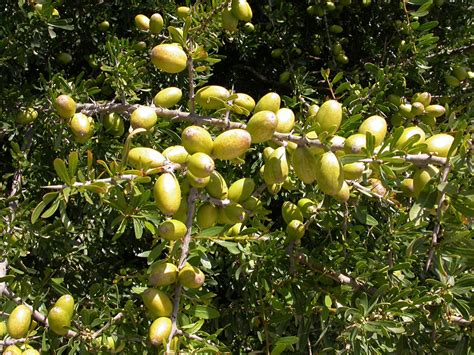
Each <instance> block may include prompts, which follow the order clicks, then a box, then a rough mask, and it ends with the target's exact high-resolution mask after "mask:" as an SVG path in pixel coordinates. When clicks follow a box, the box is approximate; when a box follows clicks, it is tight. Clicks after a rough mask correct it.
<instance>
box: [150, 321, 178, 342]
mask: <svg viewBox="0 0 474 355" xmlns="http://www.w3.org/2000/svg"><path fill="white" fill-rule="evenodd" d="M171 327H172V322H171V319H170V318H168V317H159V318H157V319H155V320H154V321H153V323H151V326H150V330H149V332H148V336H149V338H150V342H151V344H152V345H155V346H158V345H161V344H162V343H163V341H168V338H169V336H170V334H171Z"/></svg>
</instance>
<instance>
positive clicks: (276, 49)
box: [270, 48, 283, 58]
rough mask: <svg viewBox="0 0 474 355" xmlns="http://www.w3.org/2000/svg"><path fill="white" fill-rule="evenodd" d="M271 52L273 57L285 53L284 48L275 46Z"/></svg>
mask: <svg viewBox="0 0 474 355" xmlns="http://www.w3.org/2000/svg"><path fill="white" fill-rule="evenodd" d="M270 54H271V56H272V57H273V58H280V57H281V56H282V54H283V48H275V49H273V50H272V51H271V53H270Z"/></svg>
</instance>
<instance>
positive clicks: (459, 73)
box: [453, 66, 467, 81]
mask: <svg viewBox="0 0 474 355" xmlns="http://www.w3.org/2000/svg"><path fill="white" fill-rule="evenodd" d="M453 74H454V76H455V77H456V78H457V79H458V80H460V81H463V80H466V79H467V70H466V68H464V67H460V66H457V67H454V68H453Z"/></svg>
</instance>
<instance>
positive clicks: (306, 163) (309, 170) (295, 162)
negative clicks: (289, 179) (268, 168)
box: [291, 147, 316, 184]
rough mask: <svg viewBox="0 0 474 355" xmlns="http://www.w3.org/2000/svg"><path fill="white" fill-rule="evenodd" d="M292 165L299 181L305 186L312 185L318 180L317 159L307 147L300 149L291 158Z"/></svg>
mask: <svg viewBox="0 0 474 355" xmlns="http://www.w3.org/2000/svg"><path fill="white" fill-rule="evenodd" d="M291 165H292V166H293V169H294V171H295V174H296V176H297V177H298V179H300V180H301V181H303V182H304V183H305V184H312V183H313V182H314V180H316V174H315V170H314V169H315V166H316V159H315V157H314V155H313V154H312V153H311V151H310V150H309V149H308V148H306V147H298V148H296V150H295V151H294V152H293V155H292V157H291Z"/></svg>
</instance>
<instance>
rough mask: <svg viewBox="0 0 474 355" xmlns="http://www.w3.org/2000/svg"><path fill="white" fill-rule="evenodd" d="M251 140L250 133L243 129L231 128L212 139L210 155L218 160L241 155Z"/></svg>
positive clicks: (230, 158)
mask: <svg viewBox="0 0 474 355" xmlns="http://www.w3.org/2000/svg"><path fill="white" fill-rule="evenodd" d="M251 142H252V137H251V136H250V133H248V132H247V131H246V130H243V129H231V130H228V131H225V132H223V133H221V134H220V135H218V136H217V137H216V139H215V140H214V148H213V151H212V155H213V156H214V157H215V158H216V159H220V160H232V159H235V158H238V157H239V156H241V155H243V154H244V153H245V152H246V151H247V150H248V149H249V148H250V145H251Z"/></svg>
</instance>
